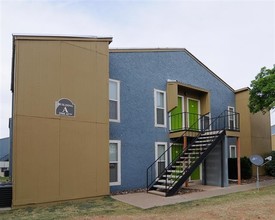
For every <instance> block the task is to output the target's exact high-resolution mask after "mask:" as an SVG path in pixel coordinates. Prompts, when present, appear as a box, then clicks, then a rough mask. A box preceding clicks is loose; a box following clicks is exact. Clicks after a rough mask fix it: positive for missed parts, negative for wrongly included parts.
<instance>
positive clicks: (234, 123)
mask: <svg viewBox="0 0 275 220" xmlns="http://www.w3.org/2000/svg"><path fill="white" fill-rule="evenodd" d="M230 109H232V110H233V112H235V107H233V106H228V107H227V110H228V128H231V127H230V120H231V118H230V117H231V116H230V115H229V113H230V112H231V111H230ZM232 119H233V128H235V127H236V119H235V115H232Z"/></svg>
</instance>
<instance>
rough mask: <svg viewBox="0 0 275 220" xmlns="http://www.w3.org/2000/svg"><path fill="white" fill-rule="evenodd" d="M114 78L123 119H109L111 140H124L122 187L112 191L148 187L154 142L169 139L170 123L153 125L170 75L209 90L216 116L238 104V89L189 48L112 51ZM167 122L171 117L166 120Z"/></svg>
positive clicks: (111, 68) (213, 112) (111, 74)
mask: <svg viewBox="0 0 275 220" xmlns="http://www.w3.org/2000/svg"><path fill="white" fill-rule="evenodd" d="M109 67H110V78H111V79H116V80H119V81H120V110H121V111H120V117H121V118H120V119H121V120H120V123H116V122H110V140H121V151H122V154H121V185H120V186H112V187H111V191H116V190H125V189H136V188H145V187H146V169H147V167H148V166H149V165H150V164H151V163H152V162H154V160H155V142H169V137H168V133H169V131H168V127H167V128H156V127H154V89H159V90H164V91H165V90H166V82H167V79H172V80H178V81H180V82H183V83H186V84H190V85H193V86H197V87H200V88H204V89H206V90H208V91H210V94H211V113H212V116H217V115H218V114H220V113H221V112H222V111H224V110H226V109H227V107H228V106H235V95H234V92H233V91H232V90H231V89H230V88H228V87H227V86H225V85H224V84H223V83H222V82H221V81H220V80H218V79H217V78H215V77H214V76H213V75H212V74H210V72H209V71H208V70H207V69H206V68H204V67H203V66H202V65H200V64H199V63H198V62H196V61H195V60H194V59H193V58H192V57H190V56H189V55H188V54H187V53H185V52H184V51H170V52H168V51H165V52H164V51H158V52H123V53H120V52H111V53H110V66H109ZM167 122H168V120H167Z"/></svg>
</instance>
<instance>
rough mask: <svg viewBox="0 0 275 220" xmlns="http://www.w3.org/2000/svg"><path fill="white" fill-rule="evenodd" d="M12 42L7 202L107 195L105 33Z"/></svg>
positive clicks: (16, 202) (107, 146)
mask: <svg viewBox="0 0 275 220" xmlns="http://www.w3.org/2000/svg"><path fill="white" fill-rule="evenodd" d="M15 43H16V50H15V52H16V54H15V57H16V62H15V82H14V85H15V90H14V91H15V93H14V114H13V119H14V136H13V139H14V144H13V167H14V170H13V206H18V205H26V204H30V203H43V202H52V201H59V200H67V199H76V198H86V197H94V196H99V195H107V194H108V193H109V118H108V117H109V114H108V113H109V112H108V110H109V102H108V86H109V69H108V68H109V54H108V43H109V41H108V40H106V42H99V43H98V42H95V41H94V39H93V40H92V41H87V39H85V41H83V42H82V41H70V40H62V41H60V40H57V39H54V40H53V41H43V40H41V41H36V40H23V39H20V40H18V41H16V42H15ZM104 47H106V48H104ZM60 98H68V99H70V100H71V101H72V102H73V103H74V104H75V116H74V117H67V116H58V115H55V102H56V101H58V100H59V99H60ZM98 123H99V124H98Z"/></svg>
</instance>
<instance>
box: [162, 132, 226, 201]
mask: <svg viewBox="0 0 275 220" xmlns="http://www.w3.org/2000/svg"><path fill="white" fill-rule="evenodd" d="M224 136H225V131H222V132H221V133H220V134H219V136H218V137H217V138H216V139H215V140H214V141H213V142H212V143H211V144H210V145H209V146H208V147H207V149H206V150H205V151H204V152H203V154H202V155H200V157H199V158H198V159H197V160H196V161H195V162H194V163H193V164H192V165H191V167H190V168H186V169H185V170H184V175H183V176H182V177H180V179H179V180H178V181H177V182H176V183H175V184H174V185H173V187H172V188H170V189H168V190H167V192H166V195H165V196H173V195H174V194H175V193H176V192H177V191H178V190H179V189H180V188H181V187H182V185H183V183H184V182H185V181H186V180H187V179H188V178H189V177H190V176H191V174H192V173H193V172H194V171H195V169H196V168H197V167H198V166H199V165H200V164H201V163H202V162H203V161H204V160H205V159H206V157H207V156H208V155H209V153H210V152H211V151H212V150H213V149H214V148H215V147H216V145H217V144H218V143H219V142H221V141H222V139H223V138H224ZM185 153H186V152H183V154H182V155H184V154H185ZM175 163H176V161H175ZM175 163H173V164H175Z"/></svg>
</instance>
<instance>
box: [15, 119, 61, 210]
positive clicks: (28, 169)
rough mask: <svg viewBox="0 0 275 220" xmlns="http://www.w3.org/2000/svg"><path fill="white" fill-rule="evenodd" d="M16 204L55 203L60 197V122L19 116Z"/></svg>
mask: <svg viewBox="0 0 275 220" xmlns="http://www.w3.org/2000/svg"><path fill="white" fill-rule="evenodd" d="M16 125H17V126H16V131H17V132H16V134H17V136H16V145H15V146H14V154H15V155H14V160H13V167H14V171H13V173H14V174H15V175H14V176H13V178H14V179H13V181H14V182H15V183H16V185H15V187H14V190H15V191H14V194H13V196H14V197H13V205H23V204H29V203H37V202H46V201H56V200H57V198H58V195H59V147H58V143H59V138H58V131H59V122H58V120H57V119H43V118H35V117H26V116H17V117H16Z"/></svg>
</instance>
